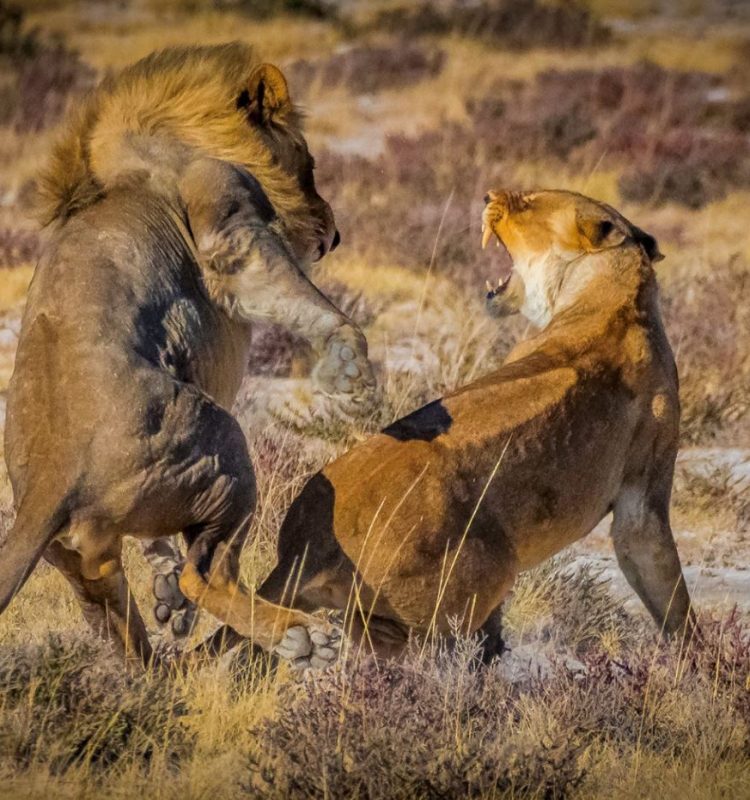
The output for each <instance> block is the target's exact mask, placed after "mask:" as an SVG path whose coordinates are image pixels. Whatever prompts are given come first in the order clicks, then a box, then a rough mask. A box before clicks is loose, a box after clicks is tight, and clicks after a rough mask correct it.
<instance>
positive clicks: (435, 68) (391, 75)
mask: <svg viewBox="0 0 750 800" xmlns="http://www.w3.org/2000/svg"><path fill="white" fill-rule="evenodd" d="M444 63H445V53H444V52H443V51H442V50H437V49H432V50H427V49H425V48H424V47H420V46H418V45H414V44H409V43H407V42H405V41H399V42H397V43H396V44H394V45H391V46H382V45H381V46H375V45H354V46H349V47H346V48H345V49H342V50H339V51H338V52H336V53H333V54H332V55H331V56H329V57H328V58H325V59H322V60H320V61H295V62H294V63H292V64H291V65H290V66H289V67H288V73H289V78H290V80H291V82H292V85H293V86H294V88H295V91H296V90H298V89H299V91H302V92H305V91H306V90H307V89H309V87H310V86H311V85H312V84H318V85H319V86H320V87H321V88H322V89H333V88H337V87H346V88H347V89H349V90H350V91H351V92H353V93H355V94H365V93H374V92H379V91H381V90H382V89H394V88H399V87H403V86H408V85H410V84H414V83H419V82H420V81H422V80H425V79H426V78H434V77H435V76H436V75H438V74H440V71H441V70H442V68H443V64H444Z"/></svg>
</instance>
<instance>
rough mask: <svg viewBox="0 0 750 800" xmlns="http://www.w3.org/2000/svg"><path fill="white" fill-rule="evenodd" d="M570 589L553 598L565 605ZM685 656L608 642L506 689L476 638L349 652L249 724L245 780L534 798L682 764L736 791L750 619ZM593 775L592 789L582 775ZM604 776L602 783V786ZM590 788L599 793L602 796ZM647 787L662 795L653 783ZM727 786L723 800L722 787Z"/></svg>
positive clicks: (290, 786)
mask: <svg viewBox="0 0 750 800" xmlns="http://www.w3.org/2000/svg"><path fill="white" fill-rule="evenodd" d="M559 600H562V597H558V601H559ZM703 631H704V641H703V642H702V643H701V644H700V645H694V646H692V647H691V648H690V649H688V650H687V651H684V650H682V649H681V648H680V647H678V646H677V645H657V646H656V648H654V645H653V642H652V639H651V637H648V638H646V639H645V641H644V640H641V641H639V642H637V643H633V642H631V643H630V644H629V645H628V647H627V648H625V649H624V651H623V652H622V653H620V654H618V655H617V656H616V657H615V656H612V655H611V654H609V653H607V652H606V651H605V650H604V649H602V648H600V647H590V648H588V649H587V650H586V651H585V652H584V653H583V655H582V656H581V658H582V662H579V663H580V664H582V667H583V668H582V669H580V668H576V669H575V670H572V669H570V668H569V666H568V665H567V663H566V660H565V659H563V658H559V659H558V660H557V661H555V660H553V662H552V666H551V669H550V670H549V671H547V672H546V674H545V675H543V676H539V677H536V678H534V677H533V676H532V677H530V678H529V680H528V681H527V682H526V683H525V684H524V685H523V687H521V686H519V685H518V684H510V683H508V681H507V680H506V679H505V678H504V677H503V675H502V671H501V670H498V668H497V667H492V668H479V669H478V668H477V666H476V650H475V643H473V642H471V641H466V640H464V641H459V642H458V644H457V646H455V647H454V648H437V649H434V650H432V651H429V652H428V653H427V654H425V653H420V652H419V651H417V650H416V649H415V650H413V652H412V654H411V655H410V656H409V657H408V658H407V659H406V661H405V662H404V663H402V664H394V663H389V664H385V665H380V666H377V665H375V664H374V663H373V662H372V661H371V660H367V659H359V658H357V657H356V656H352V657H351V660H350V661H349V662H347V663H345V664H343V665H341V666H340V667H339V668H338V669H337V670H334V671H331V672H328V673H325V674H321V675H314V676H309V677H308V679H307V680H306V681H305V683H304V684H303V685H302V686H295V685H286V686H285V687H283V688H282V690H281V693H280V695H279V698H278V700H279V704H280V710H279V712H278V713H277V715H276V716H275V717H274V718H273V719H269V720H266V721H264V722H262V723H261V724H260V725H259V726H257V727H255V728H254V729H253V731H252V735H253V736H255V737H257V738H258V740H259V741H261V742H263V745H262V747H259V748H258V750H257V751H255V752H253V753H252V755H251V757H250V774H249V776H248V783H247V790H248V792H249V793H251V794H252V795H253V796H257V797H282V796H295V797H309V798H317V797H321V798H322V797H332V798H338V797H341V798H344V797H354V796H356V797H361V798H373V799H374V798H438V797H457V796H461V797H483V798H484V797H487V798H490V797H534V798H537V797H538V798H542V797H544V798H562V797H568V796H582V797H590V796H594V792H593V791H592V789H593V788H594V786H595V785H596V783H600V782H602V783H603V785H602V786H599V790H600V792H601V793H602V795H601V796H604V795H608V794H609V793H610V792H611V790H612V788H613V784H612V783H611V782H610V783H607V779H606V776H607V775H609V779H610V781H612V778H613V774H614V775H617V772H618V771H620V774H623V773H624V774H627V773H628V772H629V771H630V770H632V769H633V767H635V768H636V769H637V765H638V764H639V762H640V763H653V764H658V765H659V766H660V767H661V768H662V769H663V768H664V765H665V764H667V763H668V764H670V765H672V766H674V767H675V768H676V769H677V770H678V771H680V772H683V771H686V774H687V775H690V776H692V779H693V780H694V781H696V782H697V784H698V785H699V786H700V785H701V782H702V781H705V780H711V779H712V776H716V779H717V780H718V779H719V776H721V779H722V780H723V782H724V783H723V784H721V783H719V784H717V786H718V794H719V795H720V794H722V793H723V792H726V793H727V796H733V795H734V794H736V792H737V791H741V787H742V786H743V785H746V782H747V780H748V779H750V768H749V767H748V760H747V758H748V754H749V753H750V727H749V723H750V717H749V716H748V712H749V710H750V703H749V701H748V693H747V689H746V687H747V681H748V680H749V679H750V629H748V627H747V625H746V624H743V623H742V622H741V621H740V619H739V617H738V616H737V615H736V614H732V615H730V616H729V617H728V618H726V619H724V620H721V621H710V620H704V621H703ZM589 776H591V783H589V780H590V778H589ZM602 777H604V780H603V781H602ZM597 796H600V795H599V794H597ZM639 796H643V797H659V796H661V795H660V794H659V788H658V785H657V784H654V785H653V786H652V787H651V790H644V791H642V792H641V793H640V795H639ZM717 796H718V795H717Z"/></svg>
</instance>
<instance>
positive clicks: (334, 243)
mask: <svg viewBox="0 0 750 800" xmlns="http://www.w3.org/2000/svg"><path fill="white" fill-rule="evenodd" d="M340 244H341V234H340V233H339V231H338V228H337V229H336V233H334V234H333V241H332V242H331V251H333V250H335V249H336V248H337V247H338V246H339V245H340Z"/></svg>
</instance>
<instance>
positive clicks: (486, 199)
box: [484, 194, 492, 206]
mask: <svg viewBox="0 0 750 800" xmlns="http://www.w3.org/2000/svg"><path fill="white" fill-rule="evenodd" d="M491 201H492V198H491V197H490V196H489V194H486V195H485V196H484V204H485V205H486V206H487V205H489V204H490V202H491Z"/></svg>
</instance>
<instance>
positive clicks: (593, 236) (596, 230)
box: [576, 214, 627, 251]
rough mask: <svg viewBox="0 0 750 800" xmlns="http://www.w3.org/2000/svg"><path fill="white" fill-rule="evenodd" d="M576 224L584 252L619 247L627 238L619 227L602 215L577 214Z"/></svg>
mask: <svg viewBox="0 0 750 800" xmlns="http://www.w3.org/2000/svg"><path fill="white" fill-rule="evenodd" d="M576 223H577V225H578V233H579V234H580V236H581V244H582V245H583V248H584V250H588V251H595V250H603V249H604V248H605V247H617V246H618V245H621V244H622V243H623V242H624V241H625V239H626V238H627V234H626V233H625V232H624V231H623V230H622V229H621V227H620V226H619V225H617V224H616V223H615V222H613V221H612V220H611V219H609V218H608V217H605V216H602V215H601V214H586V215H583V214H577V215H576Z"/></svg>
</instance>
